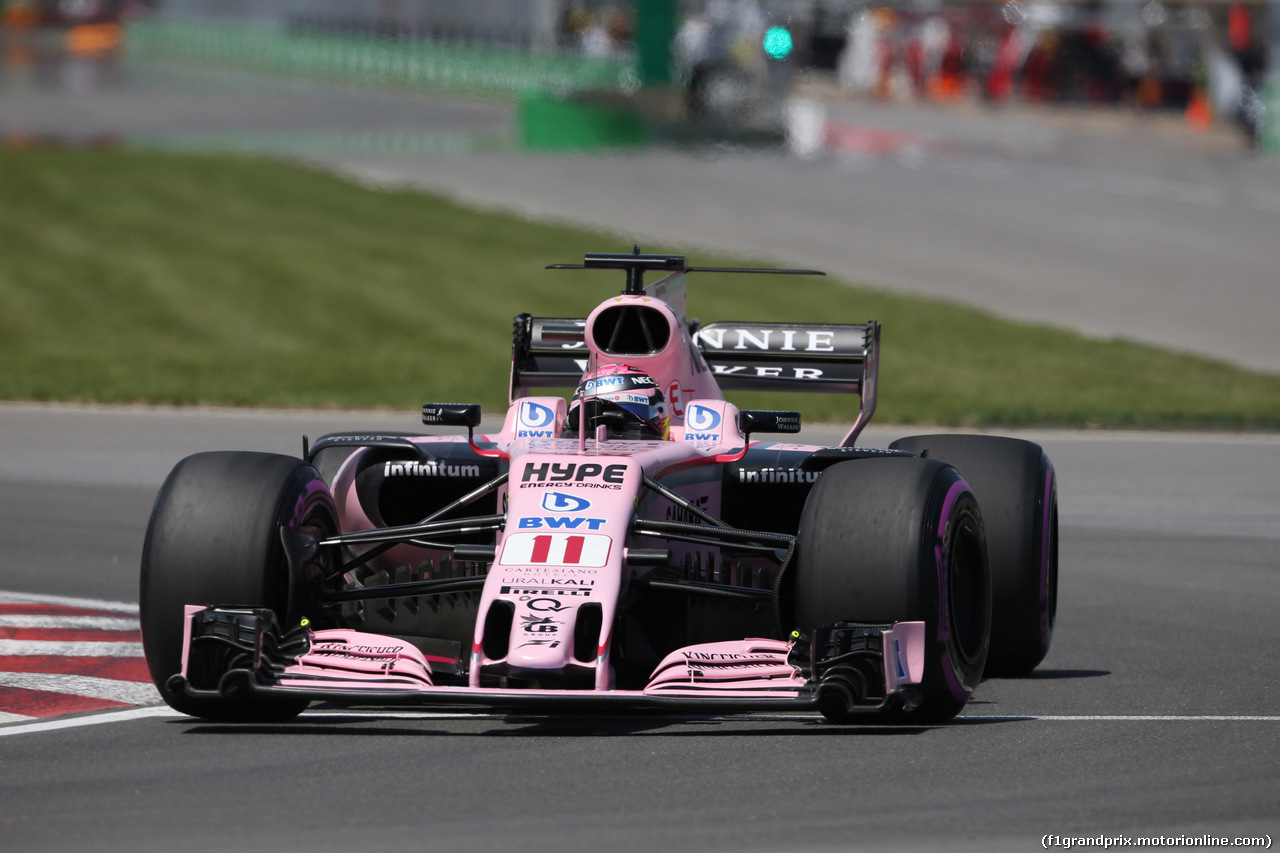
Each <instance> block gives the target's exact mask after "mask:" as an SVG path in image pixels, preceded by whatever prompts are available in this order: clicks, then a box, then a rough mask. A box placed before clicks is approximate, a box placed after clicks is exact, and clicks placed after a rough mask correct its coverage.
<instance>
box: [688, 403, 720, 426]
mask: <svg viewBox="0 0 1280 853" xmlns="http://www.w3.org/2000/svg"><path fill="white" fill-rule="evenodd" d="M684 423H685V426H686V427H688V428H689V429H693V430H697V431H698V432H707V431H709V430H713V429H715V428H716V427H718V426H720V413H719V412H717V411H716V410H715V409H711V408H708V407H706V406H690V407H689V411H688V413H687V414H686V415H685V418H684Z"/></svg>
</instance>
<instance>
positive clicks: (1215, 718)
mask: <svg viewBox="0 0 1280 853" xmlns="http://www.w3.org/2000/svg"><path fill="white" fill-rule="evenodd" d="M1024 720H1037V721H1039V720H1044V721H1045V722H1065V723H1085V722H1103V723H1109V722H1137V723H1164V722H1175V723H1180V722H1245V723H1277V722H1280V714H1029V715H1027V716H1013V715H1010V716H1001V715H997V714H992V715H989V716H985V715H974V716H972V717H956V718H955V720H954V721H953V722H957V723H973V722H999V723H1016V722H1021V721H1024Z"/></svg>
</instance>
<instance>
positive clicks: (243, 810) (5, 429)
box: [0, 406, 1280, 851]
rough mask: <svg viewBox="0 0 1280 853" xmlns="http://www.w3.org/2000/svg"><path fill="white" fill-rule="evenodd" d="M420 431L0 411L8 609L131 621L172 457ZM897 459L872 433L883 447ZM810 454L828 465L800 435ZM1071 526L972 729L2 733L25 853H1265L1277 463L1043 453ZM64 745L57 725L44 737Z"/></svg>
mask: <svg viewBox="0 0 1280 853" xmlns="http://www.w3.org/2000/svg"><path fill="white" fill-rule="evenodd" d="M413 422H414V417H413V414H412V413H410V414H407V415H404V416H399V415H388V414H376V415H375V414H358V413H357V414H337V413H324V412H316V413H252V412H225V411H218V410H200V411H177V410H127V409H126V410H120V409H78V408H74V407H38V406H3V407H0V436H2V437H3V438H2V441H3V444H2V449H0V531H3V534H2V535H3V547H0V589H3V590H4V591H6V592H8V593H27V594H42V595H55V596H76V597H83V598H92V599H106V600H114V601H130V600H132V599H133V598H134V595H135V591H136V588H137V565H138V559H139V555H140V551H141V543H142V538H143V535H144V532H145V526H146V518H147V515H148V512H149V509H150V504H151V501H152V498H153V497H154V494H155V491H156V489H157V488H158V486H159V483H160V481H161V480H162V479H163V477H164V475H165V474H166V473H167V471H168V470H169V468H170V467H171V466H172V464H173V463H174V462H176V461H177V460H178V459H180V458H181V457H182V456H183V455H185V454H187V453H190V452H195V451H199V450H208V449H258V450H267V451H275V452H281V453H290V454H297V453H299V452H300V450H301V435H302V434H303V433H306V434H308V435H310V436H311V438H313V439H314V438H315V437H317V436H318V435H319V434H321V433H323V432H326V431H330V430H342V429H374V428H378V429H388V428H399V429H413V428H414V425H413ZM904 432H907V430H904V429H902V428H893V427H873V428H872V429H871V430H869V431H868V435H867V436H866V440H865V443H867V444H870V445H877V446H883V445H884V444H887V443H888V442H889V441H891V440H892V439H893V438H896V437H899V436H900V435H902V434H904ZM809 437H810V439H811V440H817V441H827V440H831V439H832V438H833V437H838V435H837V433H836V431H835V430H832V429H827V430H823V429H815V430H813V431H812V432H811V433H810V436H809ZM1028 437H1030V438H1033V439H1035V440H1038V441H1040V442H1041V444H1042V445H1043V446H1044V447H1045V448H1046V450H1047V452H1048V453H1049V454H1050V455H1051V457H1052V458H1053V459H1054V462H1055V465H1056V467H1057V470H1058V472H1059V477H1060V497H1061V512H1062V525H1063V531H1062V554H1061V567H1062V568H1061V589H1060V601H1061V604H1060V608H1059V612H1058V622H1057V628H1056V633H1055V637H1054V645H1053V648H1052V650H1051V652H1050V654H1049V657H1048V658H1047V659H1046V661H1045V662H1044V664H1043V665H1042V666H1041V667H1040V669H1039V670H1038V671H1037V673H1036V675H1035V676H1033V677H1032V678H1029V679H1024V680H996V679H993V680H988V681H987V682H985V683H984V684H983V685H982V687H981V688H980V690H979V692H978V694H977V696H976V698H975V701H974V702H973V703H971V704H970V706H969V707H968V708H967V709H966V711H965V713H964V715H963V716H962V717H961V718H960V719H958V720H957V721H956V722H954V723H952V724H949V725H945V726H936V727H908V728H893V729H881V728H872V727H839V726H833V725H829V724H826V723H824V722H821V721H820V720H818V719H816V718H813V717H807V716H803V715H752V716H749V717H745V718H730V717H714V716H656V715H655V716H647V715H622V716H602V715H584V716H558V717H536V716H503V715H493V714H488V713H480V714H477V715H468V714H457V713H456V712H452V711H450V712H446V713H431V712H419V711H412V710H405V709H400V710H389V709H363V710H360V711H358V712H351V711H343V710H341V709H335V708H331V707H323V706H322V707H318V708H316V709H313V710H312V711H309V712H308V713H307V714H306V715H304V716H303V717H302V718H300V719H299V720H298V721H296V722H294V723H291V724H288V725H278V726H228V725H213V724H210V723H205V722H201V721H198V720H193V719H190V718H182V717H176V716H173V715H172V714H170V713H168V712H167V710H166V709H164V708H163V707H159V708H156V707H141V708H135V709H129V710H125V711H123V712H114V713H105V714H84V715H75V716H70V717H61V718H57V719H53V720H43V721H39V722H36V723H27V722H15V723H8V724H4V725H0V767H3V768H4V773H3V774H0V831H2V832H3V837H4V838H5V848H6V849H9V850H23V851H25V850H81V849H85V848H86V846H89V847H92V849H95V850H129V851H153V850H154V851H159V850H168V849H173V848H176V847H181V848H182V849H185V850H192V851H201V850H211V851H212V850H221V849H224V848H225V847H226V846H227V845H228V844H239V845H242V846H244V847H245V848H247V849H264V850H265V849H272V850H290V851H292V850H308V851H330V850H333V851H337V850H348V849H352V848H357V847H358V848H362V849H368V850H393V849H395V850H399V849H405V848H408V849H423V850H457V851H468V850H476V851H480V850H493V849H499V848H508V849H509V848H520V849H562V850H584V851H585V850H597V849H601V848H604V847H608V848H611V849H617V850H637V851H639V850H652V849H670V850H681V851H683V850H737V851H743V850H746V851H755V850H761V851H763V850H804V851H826V850H831V851H836V850H850V849H888V850H915V849H943V848H946V849H970V850H1027V849H1031V848H1035V847H1037V846H1038V845H1040V843H1041V838H1042V837H1043V836H1044V835H1046V834H1057V835H1060V836H1091V837H1097V836H1099V835H1102V834H1106V835H1113V836H1114V835H1127V836H1131V837H1138V836H1155V835H1165V836H1170V835H1175V836H1176V835H1186V836H1203V835H1212V836H1215V837H1233V838H1234V837H1236V836H1250V837H1253V836H1262V835H1267V834H1269V835H1271V836H1272V837H1275V835H1276V834H1277V831H1278V830H1280V821H1278V819H1277V814H1280V811H1278V810H1277V805H1280V762H1277V760H1276V758H1277V755H1280V752H1278V748H1280V697H1278V696H1277V693H1276V691H1277V690H1278V689H1280V688H1278V687H1277V684H1276V674H1275V673H1276V669H1275V660H1276V659H1277V655H1280V625H1277V622H1276V620H1275V618H1274V614H1275V612H1276V610H1277V605H1280V583H1278V582H1277V581H1278V580H1280V560H1278V559H1277V552H1278V551H1280V493H1278V492H1277V490H1276V489H1275V487H1274V483H1275V482H1277V477H1280V452H1278V451H1280V437H1275V436H1177V435H1161V434H1104V433H1097V434H1080V433H1065V432H1061V433H1058V432H1046V433H1032V434H1029V435H1028ZM59 726H62V727H61V728H59Z"/></svg>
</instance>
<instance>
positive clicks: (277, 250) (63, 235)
mask: <svg viewBox="0 0 1280 853" xmlns="http://www.w3.org/2000/svg"><path fill="white" fill-rule="evenodd" d="M0 198H2V199H4V203H3V204H0V246H3V251H0V306H3V307H2V308H0V399H6V400H39V401H92V402H103V403H135V402H137V403H160V404H223V405H233V406H283V407H337V408H366V407H370V408H389V409H398V410H405V411H413V410H414V409H416V408H417V407H418V406H419V405H420V404H421V403H423V402H424V401H427V400H437V401H456V402H479V403H483V404H484V406H485V408H486V410H487V411H489V412H490V413H496V412H498V411H501V410H502V409H503V408H504V407H505V405H506V396H505V394H506V384H507V376H508V371H509V367H510V364H509V359H510V347H511V320H512V317H513V315H515V314H516V313H519V312H521V311H530V312H533V313H534V314H536V315H542V316H568V317H574V316H577V317H581V316H585V315H586V313H587V312H588V311H589V310H590V308H592V307H593V306H594V305H595V304H596V303H597V302H598V301H599V300H601V299H603V298H605V297H607V296H608V295H610V294H611V293H614V292H616V291H617V290H619V289H620V287H621V280H620V278H619V276H618V275H617V274H614V273H605V272H564V271H547V270H544V269H542V267H543V266H544V265H545V264H547V263H551V262H576V261H578V260H580V259H581V257H582V254H583V253H584V252H587V251H627V250H629V249H630V248H631V242H630V239H629V238H628V237H627V236H625V235H621V236H620V235H614V234H606V233H602V232H599V231H589V230H585V229H577V228H568V227H562V226H560V225H550V224H545V223H540V222H531V221H528V220H525V219H522V218H519V217H517V216H514V215H507V214H500V213H491V212H483V211H477V210H474V209H471V208H467V207H464V206H461V205H458V204H455V203H453V202H451V201H448V200H445V199H442V198H438V197H435V196H431V195H427V194H424V193H419V192H410V191H386V190H379V189H370V188H366V187H362V186H360V185H357V184H356V183H353V182H351V181H348V180H344V179H342V178H340V177H337V176H334V175H331V174H328V173H325V172H322V171H317V170H314V169H310V168H306V167H303V166H299V165H295V164H292V163H288V162H285V161H276V160H268V159H248V158H239V157H235V156H227V155H219V156H202V155H190V154H160V155H157V154H144V153H140V152H130V151H64V152H13V151H9V152H0ZM643 248H644V249H645V250H646V251H664V252H665V251H681V250H682V249H683V250H684V251H685V252H686V253H687V254H689V256H690V258H691V259H692V261H693V262H695V263H699V264H710V265H717V264H742V263H769V261H768V259H759V258H757V259H744V258H728V257H722V256H715V255H711V254H708V253H706V252H704V251H702V250H698V249H695V248H689V247H680V246H666V245H662V246H659V245H645V246H643ZM689 308H690V316H691V317H700V318H701V319H703V320H704V321H707V322H710V321H713V320H770V321H810V322H812V321H831V322H864V321H866V320H867V319H870V318H875V319H878V320H880V321H881V322H882V323H884V326H885V331H884V339H883V363H882V367H881V402H880V410H879V413H878V414H877V421H880V422H914V423H925V424H927V423H936V424H944V425H969V426H993V425H1006V426H1031V425H1040V426H1044V425H1063V426H1088V425H1096V426H1100V427H1158V428H1225V429H1275V428H1277V427H1278V426H1280V377H1278V376H1273V375H1266V374H1259V373H1252V372H1249V371H1245V370H1240V369H1237V368H1234V367H1230V366H1227V365H1223V364H1220V363H1215V362H1212V361H1209V360H1206V359H1202V358H1196V357H1194V356H1191V355H1186V354H1180V353H1171V352H1167V351H1163V350H1160V349H1156V348H1154V347H1150V346H1143V345H1139V344H1135V343H1129V342H1125V341H1100V340H1095V339H1090V338H1086V337H1083V336H1081V335H1078V334H1075V333H1072V332H1068V331H1064V330H1062V329H1056V328H1052V327H1049V326H1041V325H1028V324H1022V323H1013V322H1008V321H1005V320H1000V319H996V318H994V317H992V316H990V315H988V314H984V313H983V312H981V311H977V310H974V309H970V308H965V307H960V306H957V305H954V304H949V303H945V302H940V301H934V300H927V299H920V298H912V297H906V296H898V295H893V294H888V293H884V292H879V291H875V290H871V289H868V288H865V287H854V286H850V285H846V284H843V283H840V282H837V281H833V280H829V279H796V278H783V277H774V276H729V275H712V274H704V275H698V274H693V275H691V276H690V294H689ZM735 401H736V402H738V403H739V404H740V405H747V406H774V407H782V408H798V409H800V410H802V411H803V412H804V414H805V416H806V418H809V419H820V420H824V421H847V420H849V419H851V418H852V417H853V415H854V413H855V412H856V409H857V401H856V400H853V399H849V398H845V397H840V396H835V395H830V396H828V395H772V396H766V395H759V394H755V395H743V396H741V397H735Z"/></svg>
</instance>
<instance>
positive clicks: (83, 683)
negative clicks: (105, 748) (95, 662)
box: [0, 672, 160, 705]
mask: <svg viewBox="0 0 1280 853" xmlns="http://www.w3.org/2000/svg"><path fill="white" fill-rule="evenodd" d="M0 686H4V687H20V688H22V689H24V690H43V691H45V692H49V693H67V694H70V695H72V696H87V697H89V698H90V699H109V700H111V701H112V702H124V703H126V704H128V705H153V704H155V703H156V702H159V701H160V693H159V691H157V690H156V688H155V685H153V684H152V683H151V682H150V681H118V680H116V679H114V678H98V677H96V676H92V675H64V674H59V673H49V672H0Z"/></svg>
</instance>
